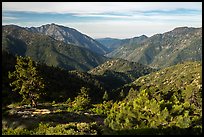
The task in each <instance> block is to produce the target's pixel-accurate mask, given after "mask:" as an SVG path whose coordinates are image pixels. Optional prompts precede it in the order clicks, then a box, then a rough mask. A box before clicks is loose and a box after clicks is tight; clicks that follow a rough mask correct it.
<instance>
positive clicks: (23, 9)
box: [2, 2, 202, 39]
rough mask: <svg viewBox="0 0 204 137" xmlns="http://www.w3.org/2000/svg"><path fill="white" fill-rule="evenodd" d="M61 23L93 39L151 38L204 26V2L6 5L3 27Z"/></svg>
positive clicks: (35, 3)
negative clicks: (159, 34)
mask: <svg viewBox="0 0 204 137" xmlns="http://www.w3.org/2000/svg"><path fill="white" fill-rule="evenodd" d="M51 23H55V24H59V25H63V26H67V27H71V28H74V29H76V30H78V31H80V32H81V33H83V34H86V35H88V36H90V37H92V38H105V37H111V38H119V39H124V38H132V37H136V36H140V35H146V36H148V37H150V36H152V35H154V34H158V33H164V32H167V31H171V30H173V29H174V28H176V27H184V26H187V27H202V2H2V25H8V24H15V25H19V26H23V27H32V26H33V27H39V26H42V25H45V24H51Z"/></svg>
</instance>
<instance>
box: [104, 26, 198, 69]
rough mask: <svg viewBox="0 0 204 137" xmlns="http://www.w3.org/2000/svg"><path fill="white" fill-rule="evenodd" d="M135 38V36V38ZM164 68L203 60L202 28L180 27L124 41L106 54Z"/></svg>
mask: <svg viewBox="0 0 204 137" xmlns="http://www.w3.org/2000/svg"><path fill="white" fill-rule="evenodd" d="M133 39H134V38H133ZM106 56H107V57H112V58H122V59H126V60H129V61H133V62H139V63H142V64H145V65H149V66H151V67H155V68H164V67H167V66H171V65H174V64H177V63H180V62H183V61H187V60H192V61H197V60H198V61H200V60H202V28H189V27H179V28H175V29H174V30H172V31H169V32H166V33H163V34H156V35H153V36H152V37H149V38H145V39H143V41H140V42H139V43H138V41H136V42H135V41H133V42H132V43H130V42H129V41H128V42H127V43H124V44H123V46H121V47H119V48H117V49H115V50H114V51H112V52H111V53H108V54H107V55H106Z"/></svg>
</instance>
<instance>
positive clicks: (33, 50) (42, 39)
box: [2, 25, 107, 71]
mask: <svg viewBox="0 0 204 137" xmlns="http://www.w3.org/2000/svg"><path fill="white" fill-rule="evenodd" d="M2 50H5V51H7V52H9V53H11V54H13V55H20V56H30V57H32V59H33V60H35V61H38V62H41V63H45V64H47V65H49V66H56V67H60V68H63V69H66V70H75V69H77V70H81V71H87V70H89V69H91V68H94V67H96V66H98V65H99V64H101V63H103V62H105V61H106V60H107V59H106V58H105V57H104V56H102V55H98V54H96V53H94V52H91V51H89V50H87V49H86V48H81V47H78V46H74V45H70V44H65V43H64V42H62V41H58V40H55V39H54V38H52V37H50V36H47V35H44V34H40V33H33V32H30V31H28V30H26V29H25V28H22V27H19V26H15V25H6V26H2Z"/></svg>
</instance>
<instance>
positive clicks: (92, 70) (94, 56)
mask: <svg viewBox="0 0 204 137" xmlns="http://www.w3.org/2000/svg"><path fill="white" fill-rule="evenodd" d="M42 85H43V86H42ZM26 88H27V89H26ZM15 89H16V91H15V92H14V90H15ZM31 95H32V96H31ZM2 98H3V100H2V134H3V135H12V134H17V135H140V134H142V135H143V134H145V135H146V134H151V135H152V134H153V135H158V134H159V135H160V134H161V135H167V134H172V135H177V134H185V135H188V134H202V27H201V28H192V27H178V28H175V29H173V30H171V31H168V32H165V33H162V34H155V35H153V36H151V37H147V36H146V35H141V36H135V37H133V38H126V39H116V38H110V37H109V38H100V39H93V38H91V37H90V36H87V35H85V34H83V33H81V32H79V31H78V30H76V29H74V28H71V27H67V26H62V25H57V24H55V23H51V24H45V25H42V26H40V27H21V26H18V25H2ZM33 101H36V104H37V105H36V106H33V104H32V103H33Z"/></svg>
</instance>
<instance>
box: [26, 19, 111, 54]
mask: <svg viewBox="0 0 204 137" xmlns="http://www.w3.org/2000/svg"><path fill="white" fill-rule="evenodd" d="M26 29H27V30H29V31H31V32H38V33H42V34H45V35H48V36H51V37H52V38H54V39H56V40H60V41H63V42H65V43H66V44H72V45H76V46H80V47H84V48H87V49H89V50H91V51H92V52H96V53H98V54H101V55H104V54H105V53H107V52H108V49H107V48H106V47H105V46H103V45H102V44H100V43H99V42H97V41H95V40H94V39H92V38H91V37H89V36H87V35H85V34H82V33H81V32H79V31H77V30H76V29H73V28H69V27H65V26H61V25H57V24H54V23H52V24H46V25H42V26H40V27H31V28H26Z"/></svg>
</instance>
